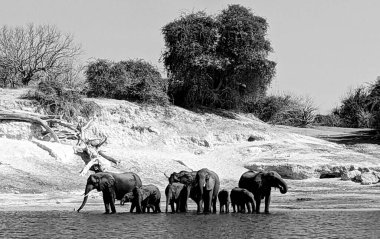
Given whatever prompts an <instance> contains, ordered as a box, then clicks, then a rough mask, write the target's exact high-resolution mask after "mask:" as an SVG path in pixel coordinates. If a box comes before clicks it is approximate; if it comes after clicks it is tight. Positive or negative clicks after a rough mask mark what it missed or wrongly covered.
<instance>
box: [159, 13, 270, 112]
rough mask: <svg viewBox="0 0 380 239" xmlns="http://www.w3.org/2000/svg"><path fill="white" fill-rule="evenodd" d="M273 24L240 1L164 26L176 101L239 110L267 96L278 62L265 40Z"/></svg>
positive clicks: (165, 57)
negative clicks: (239, 3) (220, 10)
mask: <svg viewBox="0 0 380 239" xmlns="http://www.w3.org/2000/svg"><path fill="white" fill-rule="evenodd" d="M267 28H268V24H267V22H266V20H265V19H264V18H262V17H259V16H255V15H253V13H252V12H251V11H250V10H249V9H247V8H245V7H242V6H240V5H231V6H229V7H228V8H227V9H225V10H223V11H222V12H221V13H220V14H219V15H217V16H216V17H212V16H209V15H207V14H206V13H205V12H197V13H192V14H188V15H184V16H181V17H180V18H179V19H177V20H175V21H173V22H171V23H169V24H167V25H166V26H164V27H163V29H162V32H163V35H164V39H165V45H166V50H165V52H164V53H163V62H164V65H165V67H166V69H167V71H168V73H169V95H170V97H171V98H172V100H173V102H174V104H177V105H181V106H185V107H194V106H197V105H198V106H199V105H203V106H208V107H213V108H224V109H236V108H238V107H239V105H241V104H242V103H243V102H244V101H247V100H251V101H252V100H255V99H259V98H260V97H262V96H263V95H264V94H265V92H266V89H267V87H268V85H269V83H270V82H271V80H272V78H273V76H274V74H275V66H276V63H275V62H273V61H270V60H268V59H267V57H268V54H269V53H270V52H271V51H272V48H271V45H270V42H269V40H268V39H266V32H267Z"/></svg>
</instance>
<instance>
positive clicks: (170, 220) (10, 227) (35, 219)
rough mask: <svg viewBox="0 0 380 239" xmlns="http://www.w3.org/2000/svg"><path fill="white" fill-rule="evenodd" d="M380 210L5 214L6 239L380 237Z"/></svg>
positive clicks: (1, 219)
mask: <svg viewBox="0 0 380 239" xmlns="http://www.w3.org/2000/svg"><path fill="white" fill-rule="evenodd" d="M379 218H380V211H372V212H371V211H281V212H273V213H272V214H270V215H265V214H259V215H256V214H234V213H230V214H208V215H197V214H195V213H194V212H191V213H187V214H165V213H160V214H144V215H143V214H131V213H118V214H113V215H105V214H102V213H100V212H99V211H91V212H84V213H76V212H66V211H45V212H37V211H31V212H27V211H20V212H2V213H1V214H0V238H15V237H28V238H32V237H34V238H95V237H110V238H121V237H125V238H126V237H128V238H379V236H380V227H379V226H380V220H379Z"/></svg>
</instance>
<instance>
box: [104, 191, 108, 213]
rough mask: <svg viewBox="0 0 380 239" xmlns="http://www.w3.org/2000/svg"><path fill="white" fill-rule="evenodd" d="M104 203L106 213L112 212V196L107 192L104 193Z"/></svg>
mask: <svg viewBox="0 0 380 239" xmlns="http://www.w3.org/2000/svg"><path fill="white" fill-rule="evenodd" d="M103 203H104V208H105V210H106V212H105V213H106V214H108V213H110V198H109V195H107V193H103Z"/></svg>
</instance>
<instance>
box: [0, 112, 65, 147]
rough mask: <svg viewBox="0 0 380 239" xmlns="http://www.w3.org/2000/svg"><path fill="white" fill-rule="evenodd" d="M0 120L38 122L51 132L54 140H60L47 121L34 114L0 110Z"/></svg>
mask: <svg viewBox="0 0 380 239" xmlns="http://www.w3.org/2000/svg"><path fill="white" fill-rule="evenodd" d="M0 120H13V121H21V122H29V123H36V124H39V125H41V126H42V127H43V128H45V129H46V131H48V132H49V133H50V134H51V136H52V137H53V138H54V140H55V141H56V142H58V143H60V142H61V141H60V140H59V138H58V136H57V135H56V133H55V132H54V131H53V130H52V129H51V128H50V127H49V126H48V125H47V123H46V122H45V121H43V120H41V119H40V118H38V117H36V116H32V115H27V114H21V113H7V112H0Z"/></svg>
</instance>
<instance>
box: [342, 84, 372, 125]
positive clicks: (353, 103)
mask: <svg viewBox="0 0 380 239" xmlns="http://www.w3.org/2000/svg"><path fill="white" fill-rule="evenodd" d="M368 95H369V93H368V89H366V88H365V87H358V88H356V89H355V90H353V91H350V92H349V93H348V95H347V96H346V97H345V98H344V99H343V100H342V105H341V106H340V107H339V108H338V109H337V110H336V112H335V113H336V114H337V115H339V117H340V118H341V120H342V124H343V126H344V127H352V128H358V127H368V126H369V124H370V123H369V121H370V112H369V110H368V103H369V101H368V99H369V98H368Z"/></svg>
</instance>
